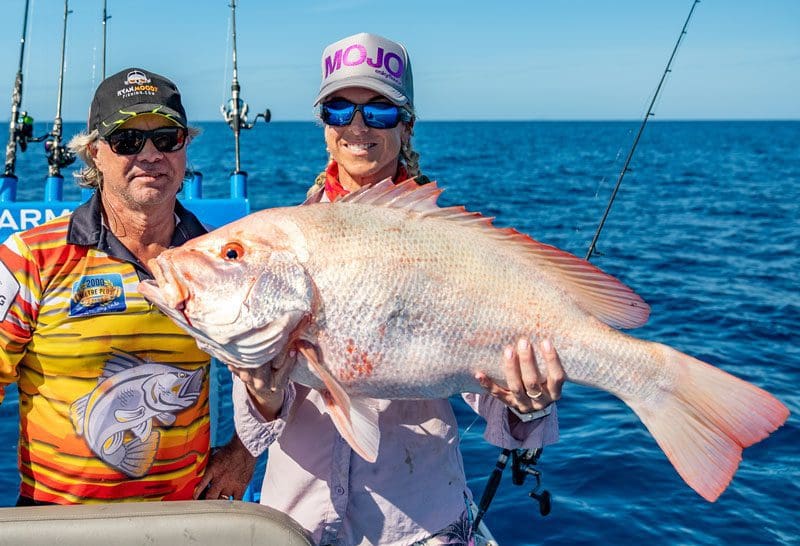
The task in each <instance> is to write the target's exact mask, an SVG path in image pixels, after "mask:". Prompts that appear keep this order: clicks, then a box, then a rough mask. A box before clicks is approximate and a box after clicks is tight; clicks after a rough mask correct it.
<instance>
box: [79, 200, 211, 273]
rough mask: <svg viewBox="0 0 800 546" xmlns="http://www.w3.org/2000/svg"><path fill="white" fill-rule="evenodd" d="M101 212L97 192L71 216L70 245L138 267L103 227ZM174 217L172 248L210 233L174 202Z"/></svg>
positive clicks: (117, 240) (125, 249)
mask: <svg viewBox="0 0 800 546" xmlns="http://www.w3.org/2000/svg"><path fill="white" fill-rule="evenodd" d="M101 210H102V206H101V203H100V193H99V192H97V191H96V192H94V195H92V198H91V199H89V200H88V201H87V202H86V203H83V204H82V205H80V206H79V207H78V208H76V209H75V211H74V212H73V213H72V216H71V217H70V219H69V227H68V228H67V243H68V244H72V245H80V246H90V247H94V248H97V249H98V250H102V251H103V252H105V253H107V254H108V255H109V256H113V257H115V258H120V259H123V260H126V261H129V262H131V263H133V264H137V265H138V261H137V260H136V258H135V257H134V256H133V254H131V252H130V251H129V250H128V249H127V248H126V247H125V245H123V244H122V243H121V242H120V241H119V239H117V237H116V236H115V235H114V234H113V233H112V232H111V231H110V230H109V229H108V228H107V227H106V226H105V225H104V224H103V215H102V213H101ZM175 217H176V220H175V232H174V233H173V234H172V241H171V242H170V246H171V247H173V246H180V245H182V244H183V243H185V242H186V241H188V240H189V239H193V238H195V237H197V236H199V235H202V234H204V233H206V232H207V231H208V230H207V229H206V228H205V227H203V224H202V223H201V222H200V220H198V219H197V217H196V216H195V215H194V214H192V213H191V212H189V211H188V210H187V209H186V208H185V207H184V206H183V205H181V204H180V203H179V202H178V201H176V202H175Z"/></svg>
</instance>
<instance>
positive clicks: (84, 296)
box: [69, 273, 127, 317]
mask: <svg viewBox="0 0 800 546" xmlns="http://www.w3.org/2000/svg"><path fill="white" fill-rule="evenodd" d="M126 308H127V305H126V304H125V289H124V288H123V285H122V275H120V274H119V273H110V274H107V275H86V276H85V277H81V278H80V280H79V281H77V282H75V283H74V284H73V285H72V297H71V298H70V300H69V316H71V317H85V316H89V315H99V314H102V313H121V312H122V311H125V309H126Z"/></svg>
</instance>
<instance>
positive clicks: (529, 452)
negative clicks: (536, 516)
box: [511, 448, 552, 516]
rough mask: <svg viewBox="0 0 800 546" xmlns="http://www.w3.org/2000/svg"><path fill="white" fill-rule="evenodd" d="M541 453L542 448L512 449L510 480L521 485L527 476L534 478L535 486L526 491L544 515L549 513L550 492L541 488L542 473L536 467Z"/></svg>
mask: <svg viewBox="0 0 800 546" xmlns="http://www.w3.org/2000/svg"><path fill="white" fill-rule="evenodd" d="M541 454H542V448H536V449H526V450H522V449H515V450H514V451H512V452H511V481H512V483H513V484H514V485H523V484H524V483H525V478H527V477H528V476H533V477H534V478H536V486H535V487H534V488H533V489H532V490H531V492H530V493H528V496H529V497H530V498H532V499H533V500H535V501H536V502H538V503H539V513H540V514H541V515H542V516H546V515H547V514H549V513H550V508H551V500H552V499H551V496H550V492H549V491H547V490H546V489H542V473H541V471H539V470H537V469H536V465H537V464H539V457H540V456H541Z"/></svg>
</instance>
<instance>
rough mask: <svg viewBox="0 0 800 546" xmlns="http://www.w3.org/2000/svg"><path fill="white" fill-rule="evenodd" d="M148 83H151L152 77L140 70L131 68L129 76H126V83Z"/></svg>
mask: <svg viewBox="0 0 800 546" xmlns="http://www.w3.org/2000/svg"><path fill="white" fill-rule="evenodd" d="M146 83H150V78H148V77H147V74H145V73H144V72H142V71H140V70H131V71H130V72H128V77H127V78H125V85H144V84H146Z"/></svg>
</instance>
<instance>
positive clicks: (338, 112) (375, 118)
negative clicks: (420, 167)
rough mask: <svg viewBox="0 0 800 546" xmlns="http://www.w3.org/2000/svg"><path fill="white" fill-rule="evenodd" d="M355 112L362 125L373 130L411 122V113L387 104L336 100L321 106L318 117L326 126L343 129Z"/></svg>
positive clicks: (351, 119) (350, 121)
mask: <svg viewBox="0 0 800 546" xmlns="http://www.w3.org/2000/svg"><path fill="white" fill-rule="evenodd" d="M356 112H361V117H362V118H364V125H366V126H367V127H372V128H373V129H392V128H394V127H397V124H398V123H400V122H401V121H404V122H406V123H408V122H409V121H411V113H410V112H409V111H408V110H406V109H404V108H401V107H399V106H397V105H396V104H391V103H389V102H368V103H366V104H354V103H352V102H350V101H349V100H344V99H336V100H332V101H328V102H325V103H323V104H322V107H321V108H320V117H321V118H322V121H323V123H325V124H326V125H332V126H334V127H344V126H346V125H350V123H352V121H353V118H354V117H355V115H356Z"/></svg>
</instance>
